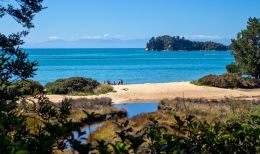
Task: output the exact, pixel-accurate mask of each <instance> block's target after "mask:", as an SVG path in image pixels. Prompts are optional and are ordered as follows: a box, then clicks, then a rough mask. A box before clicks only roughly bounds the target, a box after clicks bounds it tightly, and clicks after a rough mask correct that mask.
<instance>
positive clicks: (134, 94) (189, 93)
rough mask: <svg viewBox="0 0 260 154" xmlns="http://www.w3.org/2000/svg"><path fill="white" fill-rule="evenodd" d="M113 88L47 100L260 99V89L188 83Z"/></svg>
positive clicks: (121, 101) (51, 97) (53, 97)
mask: <svg viewBox="0 0 260 154" xmlns="http://www.w3.org/2000/svg"><path fill="white" fill-rule="evenodd" d="M113 87H114V90H115V91H116V92H112V93H108V94H102V95H99V96H68V95H66V96H65V95H48V98H49V99H50V100H51V101H53V102H55V103H57V102H60V101H61V100H62V99H64V98H65V97H67V98H72V99H77V98H99V97H109V98H111V99H112V101H113V102H114V103H127V102H158V101H160V100H162V99H173V98H176V97H183V96H184V97H185V98H208V99H213V98H214V99H222V98H225V97H234V98H247V99H252V98H259V97H260V89H252V90H250V89H248V90H245V89H222V88H214V87H206V86H196V85H193V84H191V83H190V82H171V83H146V84H129V85H115V86H113Z"/></svg>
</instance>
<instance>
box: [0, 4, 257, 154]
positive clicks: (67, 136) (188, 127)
mask: <svg viewBox="0 0 260 154" xmlns="http://www.w3.org/2000/svg"><path fill="white" fill-rule="evenodd" d="M7 2H9V1H7ZM15 2H17V3H15V5H12V3H11V4H9V5H6V6H2V4H0V18H2V17H4V16H5V15H10V16H11V17H13V18H14V19H15V21H16V22H17V23H18V24H20V25H21V26H22V27H23V28H24V29H25V30H24V31H22V32H20V33H19V32H18V33H13V34H10V35H6V34H2V33H1V34H0V51H1V57H0V153H1V154H2V153H3V154H52V153H62V152H64V151H70V152H71V153H80V154H86V153H101V154H109V153H115V154H128V153H259V152H260V151H259V149H260V125H259V122H260V116H259V113H260V109H259V106H258V104H259V103H258V102H257V101H255V102H254V101H242V102H241V101H240V100H232V99H227V100H221V101H216V100H203V99H200V100H193V99H184V98H177V99H174V100H163V101H162V102H161V104H160V106H159V111H158V112H155V113H149V114H143V115H140V116H136V117H134V118H133V119H130V120H123V119H119V118H122V117H125V116H126V111H124V110H121V109H115V108H113V107H112V102H111V99H109V98H101V99H94V100H93V99H77V100H70V99H64V100H62V101H61V102H60V103H56V104H55V103H53V102H51V101H50V100H49V99H48V98H47V97H46V96H45V94H44V93H43V92H42V86H40V84H39V83H38V82H33V81H29V82H28V81H26V80H28V79H29V78H32V77H33V76H34V74H35V71H36V70H37V68H36V66H37V63H36V62H35V61H30V60H28V54H26V53H25V51H24V50H23V49H21V48H20V46H21V45H22V44H23V43H24V42H23V40H22V37H24V36H26V35H27V34H28V33H29V31H30V30H31V28H33V27H34V25H33V23H32V20H33V18H34V16H35V15H36V14H37V13H39V12H40V11H41V10H42V9H44V7H43V6H42V2H43V1H42V0H15ZM258 36H259V35H258ZM242 42H243V41H242ZM248 43H251V41H250V42H248ZM253 43H254V42H253ZM258 43H259V42H258ZM258 46H259V45H258ZM252 51H253V50H252ZM250 62H251V61H250ZM251 64H253V63H250V65H249V66H251ZM238 66H240V65H238ZM239 68H240V67H239ZM242 68H243V70H244V69H245V68H247V65H245V68H244V67H242ZM253 70H254V72H253V71H248V73H249V74H250V75H253V76H254V77H255V78H256V79H259V73H258V70H257V69H253ZM250 72H251V73H250ZM17 80H18V82H17ZM99 86H101V85H100V84H99V83H98V82H97V81H96V80H93V79H88V78H69V79H61V80H57V81H56V82H53V83H49V84H48V85H47V86H46V89H48V88H49V92H51V93H59V94H71V93H75V92H83V93H94V92H95V90H97V91H98V92H100V93H102V92H107V91H109V90H111V87H109V86H108V85H103V87H99ZM16 90H18V91H19V92H16ZM47 91H48V90H47ZM27 94H28V95H31V94H32V98H24V97H23V95H27ZM203 108H205V110H202V109H203ZM230 112H231V113H230ZM113 119H116V120H115V121H113V122H109V121H108V122H107V124H105V125H104V126H103V127H102V128H100V129H99V130H98V131H101V129H105V131H106V135H105V136H103V137H109V138H103V139H101V138H97V136H98V135H95V134H93V135H92V136H91V137H90V138H88V139H86V138H85V139H84V138H81V136H82V135H84V134H85V132H84V131H83V130H82V127H84V126H90V125H92V124H95V123H97V122H103V121H104V120H113ZM110 128H111V129H110ZM98 131H97V132H98ZM76 132H77V134H78V135H79V138H78V137H76V136H75V135H74V134H75V133H76ZM97 132H96V133H97ZM111 133H112V135H111ZM109 135H111V136H109ZM82 140H84V141H86V142H82Z"/></svg>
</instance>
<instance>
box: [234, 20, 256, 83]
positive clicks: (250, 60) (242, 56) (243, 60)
mask: <svg viewBox="0 0 260 154" xmlns="http://www.w3.org/2000/svg"><path fill="white" fill-rule="evenodd" d="M259 36H260V18H249V20H248V22H247V29H245V30H242V31H241V32H240V33H238V35H237V39H235V40H232V45H231V46H232V54H233V55H234V57H235V61H236V63H237V64H238V66H239V71H240V72H242V73H243V74H247V75H252V76H254V77H255V78H256V79H260V37H259Z"/></svg>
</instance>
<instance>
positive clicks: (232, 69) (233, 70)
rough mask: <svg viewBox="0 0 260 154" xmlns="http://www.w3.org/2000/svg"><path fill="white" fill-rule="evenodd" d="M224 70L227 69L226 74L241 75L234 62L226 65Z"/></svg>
mask: <svg viewBox="0 0 260 154" xmlns="http://www.w3.org/2000/svg"><path fill="white" fill-rule="evenodd" d="M226 69H227V71H228V73H239V74H240V73H241V72H240V69H239V66H238V64H236V63H234V62H233V63H231V64H229V65H227V66H226Z"/></svg>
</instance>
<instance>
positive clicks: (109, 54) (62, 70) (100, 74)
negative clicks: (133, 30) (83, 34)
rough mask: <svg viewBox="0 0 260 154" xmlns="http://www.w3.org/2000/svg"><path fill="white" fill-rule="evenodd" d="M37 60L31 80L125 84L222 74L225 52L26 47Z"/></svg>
mask: <svg viewBox="0 0 260 154" xmlns="http://www.w3.org/2000/svg"><path fill="white" fill-rule="evenodd" d="M26 52H27V53H29V58H30V59H31V60H36V61H37V62H38V63H39V66H38V70H37V72H36V75H35V77H34V80H38V81H40V82H41V83H42V84H46V83H47V82H50V81H54V80H56V79H60V78H67V77H73V76H80V77H90V78H94V79H97V80H98V81H100V82H103V81H104V80H110V81H112V82H113V81H117V80H119V79H122V80H123V81H124V82H126V83H128V84H133V83H158V82H173V81H190V80H194V79H198V78H200V77H202V76H204V75H207V74H222V73H225V72H226V70H225V66H226V65H227V64H229V63H231V62H232V61H233V57H232V55H231V54H230V52H228V51H189V52H187V51H178V52H174V51H173V52H146V51H144V49H132V48H131V49H27V50H26Z"/></svg>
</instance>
